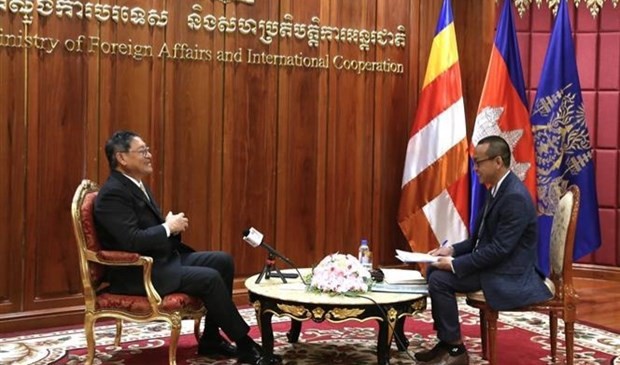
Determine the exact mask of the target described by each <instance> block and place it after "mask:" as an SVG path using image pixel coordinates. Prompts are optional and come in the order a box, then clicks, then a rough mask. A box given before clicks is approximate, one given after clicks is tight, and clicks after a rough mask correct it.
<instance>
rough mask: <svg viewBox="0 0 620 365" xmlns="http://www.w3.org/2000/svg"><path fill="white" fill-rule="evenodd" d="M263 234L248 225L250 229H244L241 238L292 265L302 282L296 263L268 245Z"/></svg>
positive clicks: (292, 275) (286, 275)
mask: <svg viewBox="0 0 620 365" xmlns="http://www.w3.org/2000/svg"><path fill="white" fill-rule="evenodd" d="M263 237H264V236H263V234H262V233H260V232H259V231H258V230H257V229H255V228H254V227H250V229H246V230H245V231H243V240H244V241H245V242H247V243H248V244H249V245H250V246H252V247H258V246H262V247H264V248H265V249H266V250H267V251H268V252H269V253H270V254H271V255H273V256H276V257H279V258H280V259H282V261H284V262H286V263H287V264H288V265H289V266H290V267H292V268H293V269H295V271H297V273H298V274H299V277H301V280H302V281H303V282H304V284H305V281H304V279H303V276H302V275H301V274H300V273H299V270H298V269H297V265H295V264H294V263H293V262H292V261H291V260H289V259H288V257H286V256H284V255H283V254H281V253H280V252H278V251H277V250H276V249H275V248H273V247H271V246H269V245H268V244H267V243H266V242H265V241H264V240H263ZM281 275H283V277H288V278H293V279H294V278H296V277H297V275H295V274H287V273H283V274H281Z"/></svg>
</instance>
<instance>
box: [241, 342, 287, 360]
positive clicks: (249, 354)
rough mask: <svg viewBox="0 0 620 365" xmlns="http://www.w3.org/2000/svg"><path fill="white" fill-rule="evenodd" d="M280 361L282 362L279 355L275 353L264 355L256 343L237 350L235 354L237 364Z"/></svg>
mask: <svg viewBox="0 0 620 365" xmlns="http://www.w3.org/2000/svg"><path fill="white" fill-rule="evenodd" d="M280 363H282V357H281V356H278V355H275V354H273V355H271V356H266V355H265V354H264V353H263V349H262V348H261V347H260V346H258V345H255V346H252V347H251V348H250V349H249V350H247V351H239V353H238V354H237V364H251V365H277V364H280Z"/></svg>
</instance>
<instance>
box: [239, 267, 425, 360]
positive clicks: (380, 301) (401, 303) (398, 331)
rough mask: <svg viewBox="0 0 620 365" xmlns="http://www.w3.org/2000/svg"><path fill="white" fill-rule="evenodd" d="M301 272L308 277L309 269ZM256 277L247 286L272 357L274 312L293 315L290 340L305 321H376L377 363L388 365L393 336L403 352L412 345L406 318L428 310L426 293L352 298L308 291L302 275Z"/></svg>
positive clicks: (263, 338) (297, 333)
mask: <svg viewBox="0 0 620 365" xmlns="http://www.w3.org/2000/svg"><path fill="white" fill-rule="evenodd" d="M300 271H301V273H302V275H304V276H305V275H306V274H307V273H309V272H310V269H302V270H300ZM283 272H287V273H292V272H294V271H289V270H285V271H283ZM257 278H258V274H257V275H254V276H252V277H249V278H248V279H247V280H246V281H245V286H246V288H247V289H248V294H249V296H250V302H251V303H252V305H253V306H254V309H255V311H256V318H257V321H258V326H259V328H260V331H261V336H262V345H263V349H264V351H265V353H266V356H269V357H272V356H273V329H272V326H271V318H272V316H273V315H274V314H275V315H277V316H279V317H281V316H286V317H289V318H291V329H290V331H289V332H288V333H287V338H288V341H289V342H290V343H295V342H297V340H298V339H299V333H300V332H301V323H302V322H303V321H308V320H312V321H315V322H323V321H325V320H327V321H329V322H333V323H339V322H344V321H349V320H355V321H359V322H364V321H367V320H377V321H378V323H379V334H378V337H377V362H378V364H380V365H384V364H389V360H390V351H389V349H390V345H391V343H392V338H393V337H394V336H397V337H398V340H397V341H396V345H397V347H398V349H399V350H400V351H404V350H406V348H407V346H408V345H409V342H408V341H407V339H406V338H405V336H404V330H403V327H404V321H405V318H406V317H407V316H412V315H414V314H415V313H418V312H420V311H423V310H425V309H426V295H423V294H402V293H378V292H368V293H364V294H362V296H359V297H349V296H343V295H329V294H323V293H314V292H308V291H306V290H305V289H304V288H303V283H302V281H301V279H300V278H297V279H286V281H287V283H286V284H285V283H283V282H282V280H281V279H280V278H278V277H274V276H271V277H270V278H269V279H266V278H262V280H261V281H260V283H256V279H257Z"/></svg>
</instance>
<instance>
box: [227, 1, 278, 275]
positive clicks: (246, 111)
mask: <svg viewBox="0 0 620 365" xmlns="http://www.w3.org/2000/svg"><path fill="white" fill-rule="evenodd" d="M278 9H279V4H278V2H274V1H257V2H256V3H255V4H254V5H252V6H242V5H238V6H235V7H233V6H228V7H227V9H226V16H228V17H236V18H246V19H247V18H253V19H256V20H257V21H258V20H259V19H265V20H277V19H278ZM257 38H258V37H257V36H252V35H242V34H240V33H238V32H236V33H233V34H231V35H229V36H226V38H225V40H224V50H225V51H228V52H238V51H239V49H241V52H242V53H243V52H244V50H247V49H253V50H254V51H255V52H266V53H273V54H278V52H279V51H278V44H277V43H276V42H273V43H271V44H262V43H260V42H259V41H258V39H257ZM243 57H245V55H243ZM277 76H278V70H277V68H276V67H268V66H257V67H255V66H252V65H245V66H242V65H239V64H236V63H234V62H233V63H230V62H227V63H225V65H224V85H225V87H224V100H223V103H224V106H223V107H224V111H223V126H224V129H223V130H224V134H223V136H222V143H223V156H222V175H221V179H222V195H221V199H222V201H221V205H222V206H221V209H222V225H221V240H222V242H223V248H224V249H225V250H226V251H229V252H231V253H232V254H233V255H234V256H235V264H236V272H237V274H238V275H239V276H244V275H249V274H252V273H255V272H256V271H260V269H261V268H262V259H261V260H256V255H257V252H255V251H253V250H252V248H251V247H250V246H248V245H247V244H245V243H244V242H243V241H242V240H241V238H242V232H243V230H245V229H246V228H248V227H250V226H254V227H256V228H257V229H259V230H260V231H261V232H263V233H264V234H265V241H266V242H273V240H274V237H275V227H276V221H275V207H276V167H277V166H276V151H277V135H276V130H277V115H278V111H277V108H278V104H277V101H278V98H277V92H278V79H277ZM260 257H261V258H262V257H264V256H263V253H261V254H260Z"/></svg>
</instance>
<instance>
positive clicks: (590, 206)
mask: <svg viewBox="0 0 620 365" xmlns="http://www.w3.org/2000/svg"><path fill="white" fill-rule="evenodd" d="M531 120H532V130H533V131H534V141H535V143H536V158H537V161H536V162H537V179H538V210H539V214H540V216H539V219H538V223H539V225H538V229H539V242H538V243H539V249H538V253H539V254H538V259H539V263H540V267H541V269H543V271H544V272H545V273H548V272H549V241H550V235H551V223H552V220H553V213H554V212H555V210H556V209H557V204H558V201H559V198H560V196H561V195H562V194H563V193H564V192H565V191H566V188H567V187H568V186H569V185H573V184H576V185H577V186H579V189H580V191H581V199H580V205H579V217H578V220H577V228H576V232H575V251H574V254H573V259H575V260H577V259H579V258H581V257H582V256H584V255H586V254H588V253H590V252H592V251H594V250H596V249H597V248H598V247H599V246H600V245H601V229H600V224H599V215H598V200H597V197H596V183H595V179H594V163H593V160H592V157H593V153H592V147H591V144H590V137H589V135H588V128H587V126H586V118H585V110H584V106H583V99H582V97H581V85H580V84H579V74H578V72H577V62H576V60H575V49H574V46H573V39H572V35H571V26H570V21H569V18H568V9H567V8H566V1H565V0H562V1H560V6H559V10H558V15H557V17H556V20H555V24H554V25H553V30H552V32H551V39H550V41H549V47H548V48H547V54H546V56H545V63H544V64H543V69H542V73H541V76H540V81H539V83H538V91H537V93H536V99H535V100H534V106H533V108H532V117H531Z"/></svg>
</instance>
